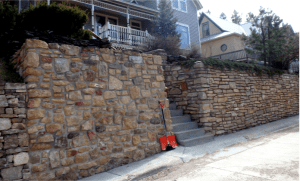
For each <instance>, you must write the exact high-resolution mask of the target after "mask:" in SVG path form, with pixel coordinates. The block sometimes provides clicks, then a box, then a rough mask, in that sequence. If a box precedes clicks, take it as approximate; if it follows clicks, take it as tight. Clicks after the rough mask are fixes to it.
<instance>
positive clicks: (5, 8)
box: [0, 1, 18, 38]
mask: <svg viewBox="0 0 300 181" xmlns="http://www.w3.org/2000/svg"><path fill="white" fill-rule="evenodd" d="M17 16H18V8H17V6H12V5H10V2H9V1H3V2H0V22H1V28H0V38H1V37H2V36H3V35H5V32H7V31H9V30H10V29H14V28H15V26H16V20H17Z"/></svg>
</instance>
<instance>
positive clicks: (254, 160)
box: [128, 125, 299, 181]
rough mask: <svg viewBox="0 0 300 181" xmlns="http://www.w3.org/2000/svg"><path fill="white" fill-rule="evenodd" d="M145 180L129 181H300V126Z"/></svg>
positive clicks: (227, 148) (171, 168) (238, 145)
mask: <svg viewBox="0 0 300 181" xmlns="http://www.w3.org/2000/svg"><path fill="white" fill-rule="evenodd" d="M148 174H151V173H148ZM141 176H142V175H141ZM141 176H140V178H139V177H134V178H132V179H130V178H128V180H140V181H150V180H151V181H152V180H159V181H187V180H188V181H200V180H201V181H227V180H228V181H235V180H236V181H241V180H243V181H248V180H249V181H250V180H251V181H269V180H270V181H271V180H272V181H273V180H276V181H294V180H295V181H296V180H297V181H298V180H299V125H296V126H293V127H289V128H284V129H282V130H280V131H277V132H274V133H271V134H269V135H266V136H263V137H259V138H249V139H248V141H246V142H242V143H238V144H234V145H232V146H228V147H225V148H222V149H221V150H218V151H215V152H213V153H207V154H205V155H204V156H202V157H200V158H197V159H192V160H190V161H189V162H186V163H182V164H179V165H176V166H173V167H170V168H167V169H163V170H162V171H159V172H158V173H156V174H153V175H151V176H148V177H146V178H145V177H144V178H141Z"/></svg>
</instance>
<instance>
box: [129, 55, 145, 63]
mask: <svg viewBox="0 0 300 181" xmlns="http://www.w3.org/2000/svg"><path fill="white" fill-rule="evenodd" d="M129 61H131V62H133V63H139V64H141V63H143V57H141V56H129Z"/></svg>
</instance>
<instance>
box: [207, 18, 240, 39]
mask: <svg viewBox="0 0 300 181" xmlns="http://www.w3.org/2000/svg"><path fill="white" fill-rule="evenodd" d="M205 15H206V16H207V17H208V18H209V19H210V20H212V21H213V22H214V23H215V24H217V25H218V26H219V28H221V30H223V31H228V32H234V33H238V34H243V33H244V34H246V32H245V30H244V29H243V28H242V27H241V26H240V25H237V24H235V23H232V22H229V21H227V20H223V19H221V18H218V17H214V16H212V15H209V14H205Z"/></svg>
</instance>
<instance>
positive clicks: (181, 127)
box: [172, 122, 198, 132]
mask: <svg viewBox="0 0 300 181" xmlns="http://www.w3.org/2000/svg"><path fill="white" fill-rule="evenodd" d="M172 126H173V130H172V132H180V131H185V130H190V129H196V128H198V123H197V122H186V123H178V124H172Z"/></svg>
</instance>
